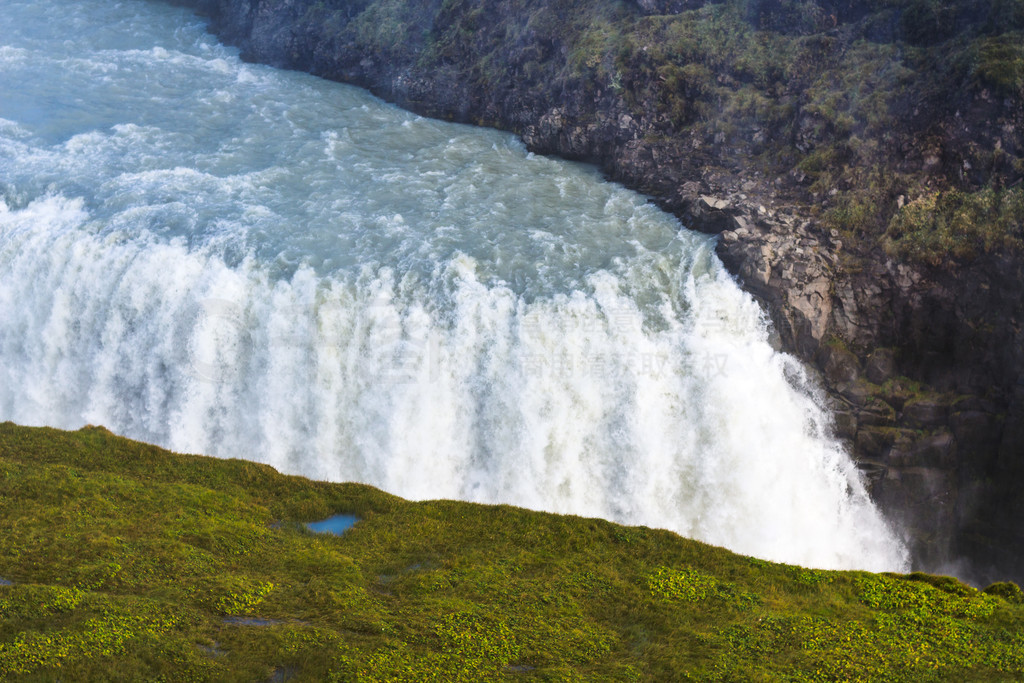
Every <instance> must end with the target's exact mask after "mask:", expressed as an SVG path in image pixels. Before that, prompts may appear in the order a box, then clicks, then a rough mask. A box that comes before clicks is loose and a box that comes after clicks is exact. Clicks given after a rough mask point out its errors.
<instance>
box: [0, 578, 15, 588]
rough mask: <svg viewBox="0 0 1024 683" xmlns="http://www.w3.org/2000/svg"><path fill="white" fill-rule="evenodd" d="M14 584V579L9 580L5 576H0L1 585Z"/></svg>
mask: <svg viewBox="0 0 1024 683" xmlns="http://www.w3.org/2000/svg"><path fill="white" fill-rule="evenodd" d="M13 585H14V582H13V581H8V580H7V579H5V578H4V577H2V576H0V586H13Z"/></svg>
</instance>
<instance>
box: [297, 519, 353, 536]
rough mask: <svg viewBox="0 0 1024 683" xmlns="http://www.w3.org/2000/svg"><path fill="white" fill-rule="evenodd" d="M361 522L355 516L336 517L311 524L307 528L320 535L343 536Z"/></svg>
mask: <svg viewBox="0 0 1024 683" xmlns="http://www.w3.org/2000/svg"><path fill="white" fill-rule="evenodd" d="M358 521H359V518H358V517H356V516H355V515H334V516H333V517H328V518H327V519H325V520H323V521H321V522H309V523H308V524H306V527H308V528H309V530H310V531H315V532H316V533H318V534H334V535H335V536H341V535H342V534H343V533H345V532H346V531H347V530H348V528H349V527H351V526H352V525H353V524H355V523H356V522H358Z"/></svg>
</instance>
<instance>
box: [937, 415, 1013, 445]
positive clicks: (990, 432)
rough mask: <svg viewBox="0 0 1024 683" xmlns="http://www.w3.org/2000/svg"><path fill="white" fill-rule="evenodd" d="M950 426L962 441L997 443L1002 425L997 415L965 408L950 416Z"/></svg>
mask: <svg viewBox="0 0 1024 683" xmlns="http://www.w3.org/2000/svg"><path fill="white" fill-rule="evenodd" d="M949 426H950V428H952V430H953V434H954V435H955V436H956V440H957V441H959V442H961V443H969V444H987V443H997V442H998V441H999V436H1000V431H1001V430H1000V425H999V422H998V420H997V419H996V416H995V415H992V414H991V413H986V412H982V411H980V410H963V411H960V412H956V413H953V414H952V415H950V416H949Z"/></svg>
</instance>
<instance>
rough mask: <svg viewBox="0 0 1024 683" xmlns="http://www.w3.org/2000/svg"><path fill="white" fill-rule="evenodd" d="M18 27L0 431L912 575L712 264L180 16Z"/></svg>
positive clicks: (616, 195) (467, 145) (493, 156)
mask: <svg viewBox="0 0 1024 683" xmlns="http://www.w3.org/2000/svg"><path fill="white" fill-rule="evenodd" d="M0 10H2V11H3V14H4V17H5V19H4V23H3V26H2V27H0V420H13V421H15V422H19V423H23V424H32V425H51V426H56V427H62V428H77V427H80V426H82V425H84V424H87V423H92V424H102V425H105V426H106V427H108V428H110V429H111V430H113V431H115V432H118V433H121V434H125V435H127V436H130V437H132V438H136V439H141V440H145V441H148V442H153V443H156V444H160V445H162V446H165V447H168V448H171V449H174V450H177V451H182V452H195V453H208V454H213V455H217V456H220V457H238V458H246V459H250V460H256V461H260V462H265V463H268V464H270V465H273V466H274V467H276V468H278V469H280V470H282V471H284V472H288V473H298V474H303V475H306V476H308V477H313V478H317V479H327V480H332V481H360V482H366V483H369V484H373V485H375V486H378V487H381V488H383V489H385V490H387V491H390V492H393V493H395V494H398V495H401V496H405V497H408V498H413V499H425V498H458V499H463V500H471V501H481V502H490V503H512V504H516V505H521V506H525V507H530V508H536V509H543V510H551V511H556V512H566V513H575V514H579V515H588V516H600V517H604V518H608V519H611V520H615V521H619V522H624V523H629V524H643V525H649V526H654V527H662V528H668V529H672V530H674V531H677V532H679V533H680V534H683V535H685V536H688V537H692V538H697V539H701V540H704V541H708V542H711V543H714V544H718V545H723V546H726V547H729V548H731V549H733V550H736V551H738V552H742V553H746V554H751V555H755V556H759V557H764V558H768V559H776V560H784V561H788V562H793V563H800V564H804V565H810V566H816V567H830V568H848V567H858V568H867V569H875V570H883V569H885V570H900V569H905V568H906V566H907V559H906V557H907V555H906V551H905V549H904V547H903V545H902V544H901V543H900V542H899V540H898V539H897V538H896V536H895V534H894V533H893V531H892V530H891V529H890V528H889V527H888V526H887V524H886V522H885V521H884V520H883V518H882V517H881V515H880V514H879V512H878V511H877V509H876V508H875V507H874V506H873V504H872V503H871V501H870V499H869V497H868V496H867V494H866V492H865V487H864V484H863V482H862V481H861V479H860V477H859V475H858V472H857V470H856V468H855V467H854V466H853V465H852V464H851V462H850V460H849V458H848V456H847V454H846V453H845V452H844V451H843V449H842V447H841V446H840V445H839V443H838V442H837V441H835V440H834V439H833V438H832V437H831V435H830V432H831V425H830V419H829V415H828V413H827V412H826V411H824V410H823V409H822V408H821V407H820V405H821V403H822V401H821V395H820V393H819V392H818V390H817V389H816V388H815V386H814V384H813V383H812V382H811V381H809V379H808V377H807V376H806V374H805V371H804V369H803V367H802V366H801V364H800V363H799V362H797V361H796V360H795V359H794V358H792V357H790V356H788V355H786V354H783V353H778V352H776V351H774V350H773V349H772V347H771V345H770V344H769V341H768V336H769V329H768V326H767V323H766V319H765V316H764V314H763V312H762V311H761V310H760V309H759V307H758V305H757V304H756V303H755V302H754V301H753V300H752V299H751V298H750V297H749V296H748V295H746V294H744V293H743V292H742V291H741V290H740V289H739V288H738V287H737V285H736V284H735V282H734V281H733V280H732V279H731V278H730V276H729V275H728V274H727V273H726V272H725V271H724V270H723V268H722V265H721V264H720V262H719V261H718V260H717V258H716V257H715V255H714V251H713V241H711V238H708V237H707V236H703V235H699V234H696V233H693V232H690V231H688V230H685V229H684V228H682V226H680V225H679V224H678V222H677V221H676V220H675V219H674V218H673V217H671V216H669V215H667V214H665V213H663V212H661V211H659V210H658V209H656V208H655V207H653V206H652V205H651V204H650V203H648V202H647V201H645V199H644V198H643V197H642V196H639V195H637V194H635V193H632V192H629V191H627V190H625V189H623V188H622V187H620V186H618V185H615V184H611V183H608V182H605V181H603V180H602V179H601V177H600V176H599V174H598V173H597V172H596V171H595V170H594V169H592V168H590V167H587V166H582V165H577V164H571V163H566V162H561V161H556V160H551V159H546V158H542V157H536V156H534V155H531V154H529V153H527V152H526V151H525V150H524V148H523V147H522V145H521V144H520V143H519V142H518V141H517V140H516V139H515V138H514V137H512V136H509V135H507V134H503V133H498V132H495V131H487V130H479V129H473V128H468V127H462V126H455V125H452V124H447V123H442V122H438V121H431V120H427V119H423V118H420V117H417V116H415V115H413V114H410V113H407V112H403V111H401V110H398V109H396V108H394V107H391V106H388V105H385V104H383V103H381V102H380V101H378V100H376V99H374V98H373V97H372V96H370V95H368V94H367V93H365V92H362V91H360V90H358V89H355V88H351V87H347V86H343V85H338V84H333V83H329V82H325V81H321V80H318V79H315V78H312V77H309V76H306V75H303V74H298V73H293V72H283V71H276V70H273V69H270V68H267V67H262V66H257V65H250V64H245V63H243V62H241V61H240V60H239V59H238V57H237V54H236V52H235V51H234V50H233V49H230V48H227V47H225V46H222V45H220V44H219V43H218V42H217V41H216V39H215V38H213V37H212V36H210V35H208V34H206V33H205V32H204V26H203V23H202V21H201V20H200V19H198V18H196V17H195V16H193V15H191V14H190V13H189V12H188V11H186V10H183V9H181V8H175V7H170V6H165V5H163V4H160V3H151V2H144V1H141V0H140V1H138V2H123V3H109V2H98V1H96V0H81V1H76V2H67V1H61V0H32V2H25V1H22V0H0Z"/></svg>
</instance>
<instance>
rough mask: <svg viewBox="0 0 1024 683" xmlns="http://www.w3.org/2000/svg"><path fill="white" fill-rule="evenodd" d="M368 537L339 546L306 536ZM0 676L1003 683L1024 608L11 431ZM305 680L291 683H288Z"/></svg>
mask: <svg viewBox="0 0 1024 683" xmlns="http://www.w3.org/2000/svg"><path fill="white" fill-rule="evenodd" d="M333 513H350V514H355V515H357V516H358V517H359V518H360V521H359V522H358V523H357V524H356V525H355V526H354V527H353V528H352V529H350V530H349V531H348V532H347V533H345V534H344V535H343V536H341V537H334V536H330V535H318V534H313V533H311V532H309V531H308V530H306V529H305V527H304V526H303V525H302V522H306V521H313V520H317V519H321V518H323V517H326V516H329V515H330V514H333ZM0 523H2V528H3V530H4V533H3V534H0V577H3V578H4V579H7V580H10V581H12V582H13V585H9V586H0V679H3V680H28V681H49V680H56V679H60V680H68V681H73V680H90V681H91V680H131V681H136V680H152V681H175V680H180V681H202V680H209V681H234V680H238V681H256V680H267V679H269V678H271V677H272V676H276V677H277V680H284V679H289V680H296V681H302V680H306V681H358V680H366V681H383V680H394V681H425V680H426V681H430V680H436V681H460V680H461V681H479V680H543V681H572V680H612V681H614V680H623V681H632V680H657V681H665V680H685V679H695V680H737V681H739V680H742V681H747V680H792V681H803V680H822V681H824V680H877V681H898V680H913V681H921V680H925V681H927V680H934V681H945V680H993V681H996V680H999V681H1002V680H1008V679H1019V678H1020V677H1021V676H1024V604H1022V603H1024V598H1022V596H1021V593H1020V590H1019V589H1018V588H1017V587H1016V586H1014V585H1012V584H996V585H995V586H993V587H992V588H991V590H990V591H989V593H985V592H980V591H977V590H975V589H973V588H970V587H968V586H965V585H964V584H961V583H959V582H958V581H956V580H954V579H948V578H944V577H933V576H928V575H923V574H912V575H909V576H897V575H873V574H868V573H864V572H829V571H818V570H810V569H804V568H800V567H794V566H788V565H781V564H773V563H770V562H766V561H762V560H756V559H752V558H747V557H742V556H739V555H735V554H733V553H730V552H728V551H726V550H724V549H721V548H716V547H713V546H709V545H705V544H702V543H698V542H695V541H690V540H686V539H683V538H680V537H679V536H677V535H675V534H672V533H669V532H667V531H659V530H654V529H647V528H633V527H623V526H619V525H616V524H612V523H609V522H605V521H601V520H594V519H583V518H579V517H571V516H559V515H552V514H545V513H539V512H531V511H527V510H522V509H518V508H514V507H510V506H485V505H474V504H469V503H459V502H453V501H431V502H423V503H411V502H407V501H404V500H401V499H399V498H396V497H394V496H390V495H388V494H386V493H383V492H381V491H378V490H376V489H373V488H371V487H368V486H362V485H357V484H328V483H322V482H313V481H309V480H307V479H303V478H300V477H289V476H284V475H281V474H279V473H277V472H276V471H274V470H273V469H271V468H269V467H266V466H263V465H258V464H253V463H249V462H244V461H237V460H216V459H211V458H203V457H197V456H183V455H176V454H172V453H168V452H166V451H163V450H160V449H158V448H155V447H152V446H148V445H145V444H141V443H136V442H132V441H129V440H126V439H123V438H119V437H116V436H114V435H112V434H110V433H109V432H107V431H106V430H103V429H99V428H86V429H83V430H80V431H78V432H62V431H57V430H52V429H36V428H25V427H18V426H15V425H13V424H10V423H6V424H3V425H0ZM289 677H290V678H289Z"/></svg>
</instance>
